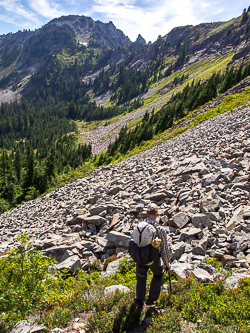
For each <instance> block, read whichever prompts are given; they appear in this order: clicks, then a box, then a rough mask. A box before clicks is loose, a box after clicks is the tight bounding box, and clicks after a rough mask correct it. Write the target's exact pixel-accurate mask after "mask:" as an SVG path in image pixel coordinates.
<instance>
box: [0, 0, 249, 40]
mask: <svg viewBox="0 0 250 333" xmlns="http://www.w3.org/2000/svg"><path fill="white" fill-rule="evenodd" d="M249 5H250V1H249V2H248V1H245V0H238V1H235V0H165V1H164V0H157V1H154V0H107V1H105V0H90V1H87V0H63V1H59V0H0V35H2V34H7V33H9V32H16V31H18V30H23V29H31V30H34V29H36V28H40V27H41V26H42V25H44V24H46V23H47V22H49V21H50V20H51V19H53V18H55V17H60V16H62V15H70V14H73V15H85V16H90V17H92V18H93V19H94V20H100V21H102V22H104V23H106V22H109V21H112V22H113V23H114V25H115V26H116V27H117V28H118V29H121V30H122V31H123V32H124V34H125V35H127V36H128V37H129V38H130V39H131V41H135V39H136V37H137V36H138V34H141V35H142V36H143V37H144V38H145V39H146V41H147V42H149V41H152V42H154V41H155V40H156V39H157V37H158V36H159V35H162V36H164V35H165V34H167V33H168V32H169V31H170V30H171V29H172V28H174V27H177V26H182V25H187V24H192V25H196V24H199V23H204V22H216V21H227V20H230V19H231V18H233V17H237V16H239V15H241V14H242V11H243V9H244V8H248V6H249Z"/></svg>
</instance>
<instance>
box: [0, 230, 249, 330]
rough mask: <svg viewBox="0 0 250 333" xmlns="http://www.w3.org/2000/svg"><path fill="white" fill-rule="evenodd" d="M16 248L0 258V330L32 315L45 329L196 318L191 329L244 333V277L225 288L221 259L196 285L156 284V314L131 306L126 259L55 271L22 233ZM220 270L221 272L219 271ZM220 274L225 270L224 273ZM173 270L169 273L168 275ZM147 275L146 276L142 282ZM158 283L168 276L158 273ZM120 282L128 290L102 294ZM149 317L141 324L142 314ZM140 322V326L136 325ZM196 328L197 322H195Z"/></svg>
mask: <svg viewBox="0 0 250 333" xmlns="http://www.w3.org/2000/svg"><path fill="white" fill-rule="evenodd" d="M18 241H19V246H18V247H17V248H15V249H13V250H11V251H9V252H8V256H6V257H3V258H0V294H1V298H0V332H2V333H4V332H6V331H7V330H8V328H9V327H11V326H12V325H13V324H14V323H15V322H18V321H20V320H22V319H26V318H28V317H30V316H31V317H32V316H38V317H39V322H41V323H43V324H44V325H46V327H47V329H46V330H47V331H49V330H51V329H53V328H55V327H65V326H67V324H68V322H69V321H70V319H72V318H74V317H77V316H81V317H84V318H85V323H86V328H87V329H88V332H93V333H94V332H102V333H111V332H112V333H114V332H117V333H118V332H119V333H120V332H126V331H128V330H130V329H133V328H135V327H137V326H138V325H139V324H140V325H141V328H142V327H143V332H147V333H149V332H180V331H181V328H182V325H183V322H184V321H186V322H187V323H190V325H193V326H192V327H194V323H195V324H196V323H197V322H198V321H199V328H197V331H196V332H211V333H214V332H218V333H219V332H228V333H229V332H245V333H246V332H249V325H250V322H249V311H250V300H249V295H250V279H246V280H244V281H243V280H242V281H240V283H239V286H238V287H237V288H235V289H232V290H231V289H227V288H226V285H225V281H224V279H225V277H226V276H228V275H230V271H228V272H226V271H225V270H224V269H223V268H222V265H221V263H219V262H217V261H215V260H214V259H209V263H210V264H212V265H213V266H214V267H216V268H217V270H219V271H220V274H218V277H220V278H218V280H217V281H215V282H213V283H209V284H206V285H204V284H202V283H200V282H197V281H195V280H194V279H193V278H188V279H180V278H178V276H172V279H175V281H172V293H170V292H169V291H168V290H167V289H165V288H162V292H161V295H160V298H159V300H158V301H157V308H158V311H157V312H154V311H153V312H149V310H148V309H147V308H145V309H143V310H140V309H137V308H136V306H135V304H134V302H133V299H134V294H135V285H136V274H135V264H134V263H133V262H132V260H131V259H130V257H128V256H126V257H124V259H122V260H121V268H120V269H119V270H118V271H117V272H116V273H115V274H112V275H110V276H108V277H105V276H102V275H101V274H100V273H101V271H102V269H103V267H104V269H105V268H106V266H107V264H108V263H109V262H111V261H112V260H115V259H116V257H115V256H114V257H110V258H109V259H107V262H106V263H104V266H102V265H101V262H99V261H97V262H96V263H94V264H92V265H90V267H89V272H88V273H86V272H83V271H77V272H76V273H75V274H74V275H73V276H72V275H70V274H69V273H68V272H65V271H63V272H56V270H55V268H54V266H55V264H56V263H55V261H54V260H52V259H49V258H45V257H44V256H42V255H41V253H40V252H39V251H34V250H32V249H31V248H30V244H29V242H28V239H27V237H26V236H25V235H23V236H20V237H19V239H18ZM221 272H224V275H223V274H222V273H221ZM225 272H226V273H225ZM172 274H173V273H172ZM151 278H152V275H151V274H149V276H148V285H149V282H150V280H151ZM163 283H164V285H166V284H167V283H168V274H165V275H164V281H163ZM116 284H122V285H124V286H127V287H129V289H130V292H128V293H121V292H118V291H116V292H115V293H113V294H109V295H105V293H104V289H105V288H106V287H107V286H111V285H116ZM148 317H150V318H151V321H147V323H148V324H147V325H146V324H145V322H144V319H145V318H148ZM142 324H143V325H142ZM196 327H197V326H196Z"/></svg>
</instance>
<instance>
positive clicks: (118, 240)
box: [106, 231, 131, 248]
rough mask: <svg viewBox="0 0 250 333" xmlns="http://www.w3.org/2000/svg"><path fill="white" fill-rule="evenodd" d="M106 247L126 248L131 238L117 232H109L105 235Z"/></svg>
mask: <svg viewBox="0 0 250 333" xmlns="http://www.w3.org/2000/svg"><path fill="white" fill-rule="evenodd" d="M106 238H107V240H108V243H107V247H117V246H119V247H124V248H128V246H129V242H130V239H131V237H130V236H127V235H124V234H123V233H121V232H118V231H110V233H108V235H107V237H106Z"/></svg>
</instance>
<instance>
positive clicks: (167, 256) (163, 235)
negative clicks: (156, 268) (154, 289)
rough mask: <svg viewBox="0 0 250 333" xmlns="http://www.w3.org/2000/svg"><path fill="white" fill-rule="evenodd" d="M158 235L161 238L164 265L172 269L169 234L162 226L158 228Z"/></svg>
mask: <svg viewBox="0 0 250 333" xmlns="http://www.w3.org/2000/svg"><path fill="white" fill-rule="evenodd" d="M158 233H159V237H160V239H161V245H160V252H161V257H162V260H163V262H164V265H166V266H167V268H168V269H170V268H171V265H170V249H169V244H168V239H167V234H166V231H165V229H163V228H162V227H161V226H160V227H158Z"/></svg>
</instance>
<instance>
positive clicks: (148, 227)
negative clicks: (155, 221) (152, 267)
mask: <svg viewBox="0 0 250 333" xmlns="http://www.w3.org/2000/svg"><path fill="white" fill-rule="evenodd" d="M131 236H132V237H131V241H130V244H129V249H128V252H129V254H130V255H131V257H132V258H133V260H134V262H136V263H137V264H139V265H149V264H151V263H153V262H154V261H156V260H158V258H159V257H160V252H159V250H158V249H156V248H155V247H154V246H152V245H151V243H152V241H153V240H154V238H155V236H156V228H155V227H154V226H153V225H152V224H150V223H147V222H145V221H144V222H140V223H138V224H137V225H134V229H133V232H132V235H131Z"/></svg>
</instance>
